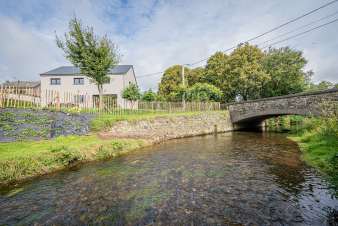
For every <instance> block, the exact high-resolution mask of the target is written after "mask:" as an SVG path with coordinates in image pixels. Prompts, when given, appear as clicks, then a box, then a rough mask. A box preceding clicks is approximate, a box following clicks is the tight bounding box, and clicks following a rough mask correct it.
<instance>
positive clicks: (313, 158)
mask: <svg viewBox="0 0 338 226" xmlns="http://www.w3.org/2000/svg"><path fill="white" fill-rule="evenodd" d="M289 138H290V139H292V140H294V141H296V142H297V143H298V144H299V146H300V148H301V150H302V153H303V159H304V160H305V161H306V162H307V163H308V164H309V165H311V166H314V167H316V168H318V169H320V170H321V171H322V172H324V173H326V174H327V175H328V176H329V179H330V180H331V181H332V182H333V184H334V185H335V186H336V187H337V188H338V118H337V117H336V116H332V117H325V118H307V119H304V126H303V129H302V130H300V131H297V132H295V131H293V132H292V133H291V134H290V135H289Z"/></svg>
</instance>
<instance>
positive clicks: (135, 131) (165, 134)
mask: <svg viewBox="0 0 338 226" xmlns="http://www.w3.org/2000/svg"><path fill="white" fill-rule="evenodd" d="M231 130H232V123H231V121H230V117H229V113H228V112H227V111H223V112H204V113H200V114H196V115H195V114H194V115H190V116H189V115H187V116H183V115H182V116H171V117H157V118H154V119H147V120H141V121H131V122H130V121H121V122H118V123H116V124H114V126H113V127H112V128H111V130H110V131H109V132H108V133H106V134H104V135H109V136H112V137H123V138H142V139H149V140H152V141H153V142H161V141H164V140H168V139H174V138H181V137H188V136H195V135H204V134H211V133H214V132H216V131H217V132H226V131H231Z"/></svg>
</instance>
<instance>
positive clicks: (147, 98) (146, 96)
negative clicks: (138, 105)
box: [142, 89, 157, 102]
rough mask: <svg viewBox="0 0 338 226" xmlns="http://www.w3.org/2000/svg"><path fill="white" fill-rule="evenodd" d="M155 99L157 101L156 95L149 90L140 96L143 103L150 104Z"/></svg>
mask: <svg viewBox="0 0 338 226" xmlns="http://www.w3.org/2000/svg"><path fill="white" fill-rule="evenodd" d="M156 99H157V95H156V93H154V92H153V91H152V90H151V89H149V90H148V91H145V92H144V93H143V95H142V100H143V101H148V102H152V101H155V100H156Z"/></svg>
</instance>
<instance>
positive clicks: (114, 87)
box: [40, 65, 137, 106]
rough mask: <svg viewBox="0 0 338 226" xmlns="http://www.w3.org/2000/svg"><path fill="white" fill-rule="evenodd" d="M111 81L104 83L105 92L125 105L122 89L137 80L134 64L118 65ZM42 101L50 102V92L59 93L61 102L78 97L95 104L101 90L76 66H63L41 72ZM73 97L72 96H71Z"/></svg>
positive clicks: (120, 104) (111, 72) (121, 104)
mask: <svg viewBox="0 0 338 226" xmlns="http://www.w3.org/2000/svg"><path fill="white" fill-rule="evenodd" d="M108 76H109V77H110V82H109V83H107V84H104V85H103V94H104V95H105V96H113V97H115V98H116V101H117V104H118V105H119V106H123V105H124V104H125V101H124V100H123V98H122V91H123V89H124V88H125V87H127V86H128V85H129V84H131V83H134V84H137V82H136V77H135V72H134V68H133V66H132V65H116V66H114V67H113V68H112V69H111V70H110V71H109V73H108ZM40 80H41V103H42V104H43V105H47V104H49V102H50V101H51V99H50V98H49V96H50V94H51V93H52V94H55V93H58V97H59V101H60V102H61V103H67V102H70V100H71V99H72V98H75V97H76V99H77V100H76V101H77V102H80V103H81V102H86V104H88V101H89V102H90V105H92V104H93V100H94V98H95V97H98V95H99V92H98V89H97V85H96V84H95V82H93V81H92V80H91V79H90V78H88V77H86V76H83V75H81V74H80V69H79V68H77V67H74V66H62V67H58V68H55V69H53V70H50V71H47V72H45V73H42V74H40ZM69 97H71V98H69Z"/></svg>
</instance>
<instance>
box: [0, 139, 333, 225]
mask: <svg viewBox="0 0 338 226" xmlns="http://www.w3.org/2000/svg"><path fill="white" fill-rule="evenodd" d="M337 193H338V192H337V191H336V190H335V189H334V188H333V187H332V186H330V184H329V183H328V182H327V181H325V179H324V178H323V177H322V176H321V175H320V174H319V173H318V172H316V171H315V170H314V169H313V168H311V167H308V166H306V165H305V164H304V163H303V162H302V161H301V159H300V152H299V150H298V148H297V145H296V144H295V143H293V142H291V141H289V140H287V139H286V138H285V137H284V136H283V135H280V134H273V133H244V132H235V133H225V134H219V135H217V136H213V135H209V136H201V137H193V138H185V139H178V140H172V141H168V142H166V143H163V144H159V145H155V146H153V147H149V148H145V149H142V150H139V151H136V152H134V153H131V154H128V155H124V156H122V157H119V158H117V159H114V160H109V161H105V162H97V163H92V164H86V165H83V166H81V167H78V168H76V169H72V170H67V171H64V172H61V173H57V174H54V175H49V176H47V177H43V178H41V179H36V180H34V181H32V182H28V183H25V184H24V185H22V186H21V187H17V188H13V189H9V190H7V191H2V193H1V194H0V225H16V224H17V225H27V224H28V225H29V224H30V225H154V224H155V225H336V224H338V223H337V219H338V194H337Z"/></svg>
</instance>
